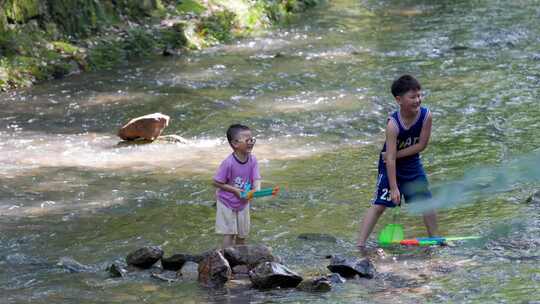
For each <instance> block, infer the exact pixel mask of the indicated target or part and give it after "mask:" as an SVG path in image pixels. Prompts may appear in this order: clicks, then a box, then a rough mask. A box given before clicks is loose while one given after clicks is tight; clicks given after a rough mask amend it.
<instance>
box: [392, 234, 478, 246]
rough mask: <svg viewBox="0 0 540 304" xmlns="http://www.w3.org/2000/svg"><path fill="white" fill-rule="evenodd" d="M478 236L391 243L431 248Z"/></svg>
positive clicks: (426, 238)
mask: <svg viewBox="0 0 540 304" xmlns="http://www.w3.org/2000/svg"><path fill="white" fill-rule="evenodd" d="M479 238H480V237H479V236H456V237H424V238H414V239H405V240H399V241H397V240H396V241H395V242H393V243H394V244H400V245H407V246H431V245H445V244H446V243H448V242H451V241H463V240H476V239H479Z"/></svg>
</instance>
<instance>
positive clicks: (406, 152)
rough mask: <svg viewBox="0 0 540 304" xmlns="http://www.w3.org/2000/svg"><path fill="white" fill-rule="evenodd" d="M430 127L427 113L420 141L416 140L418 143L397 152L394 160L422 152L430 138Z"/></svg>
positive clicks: (430, 121) (429, 114)
mask: <svg viewBox="0 0 540 304" xmlns="http://www.w3.org/2000/svg"><path fill="white" fill-rule="evenodd" d="M431 125H432V119H431V112H429V113H428V116H427V118H426V122H425V123H424V125H423V126H422V131H421V132H420V139H419V140H418V143H417V144H414V145H412V146H410V147H407V148H405V149H402V150H399V151H398V152H397V154H396V158H402V157H407V156H411V155H414V154H416V153H420V152H422V151H424V150H425V149H426V147H427V145H428V143H429V138H430V137H431Z"/></svg>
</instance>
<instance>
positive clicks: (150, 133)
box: [118, 113, 170, 141]
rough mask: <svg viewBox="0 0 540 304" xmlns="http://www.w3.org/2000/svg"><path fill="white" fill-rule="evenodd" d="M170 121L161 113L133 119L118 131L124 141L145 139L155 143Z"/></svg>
mask: <svg viewBox="0 0 540 304" xmlns="http://www.w3.org/2000/svg"><path fill="white" fill-rule="evenodd" d="M169 120H170V117H169V116H167V115H165V114H161V113H154V114H148V115H144V116H140V117H137V118H133V119H132V120H130V121H129V122H128V123H127V124H125V125H124V126H122V127H121V128H120V130H118V136H119V137H120V138H122V139H123V140H135V139H145V140H150V141H153V140H154V139H156V138H157V137H158V136H159V135H161V132H162V131H163V129H165V127H166V126H168V125H169Z"/></svg>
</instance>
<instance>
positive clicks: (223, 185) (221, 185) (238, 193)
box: [212, 180, 242, 197]
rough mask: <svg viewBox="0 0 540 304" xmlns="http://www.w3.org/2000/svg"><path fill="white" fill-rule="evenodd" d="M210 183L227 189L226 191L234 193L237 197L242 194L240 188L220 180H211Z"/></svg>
mask: <svg viewBox="0 0 540 304" xmlns="http://www.w3.org/2000/svg"><path fill="white" fill-rule="evenodd" d="M212 184H213V185H214V187H216V188H219V189H221V190H224V191H227V192H231V193H234V195H236V196H237V197H240V196H241V195H242V190H241V189H239V188H236V187H234V186H231V185H229V184H225V183H221V182H218V181H216V180H213V181H212Z"/></svg>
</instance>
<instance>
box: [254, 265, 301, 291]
mask: <svg viewBox="0 0 540 304" xmlns="http://www.w3.org/2000/svg"><path fill="white" fill-rule="evenodd" d="M249 279H250V280H251V283H253V286H254V287H255V288H258V289H271V288H276V287H280V288H293V287H296V286H298V284H300V282H302V277H301V276H299V275H298V274H297V273H295V272H293V271H291V270H289V269H288V268H287V267H285V266H284V265H281V264H279V263H276V262H264V263H262V264H259V266H257V267H255V268H254V269H252V270H251V271H250V272H249Z"/></svg>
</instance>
